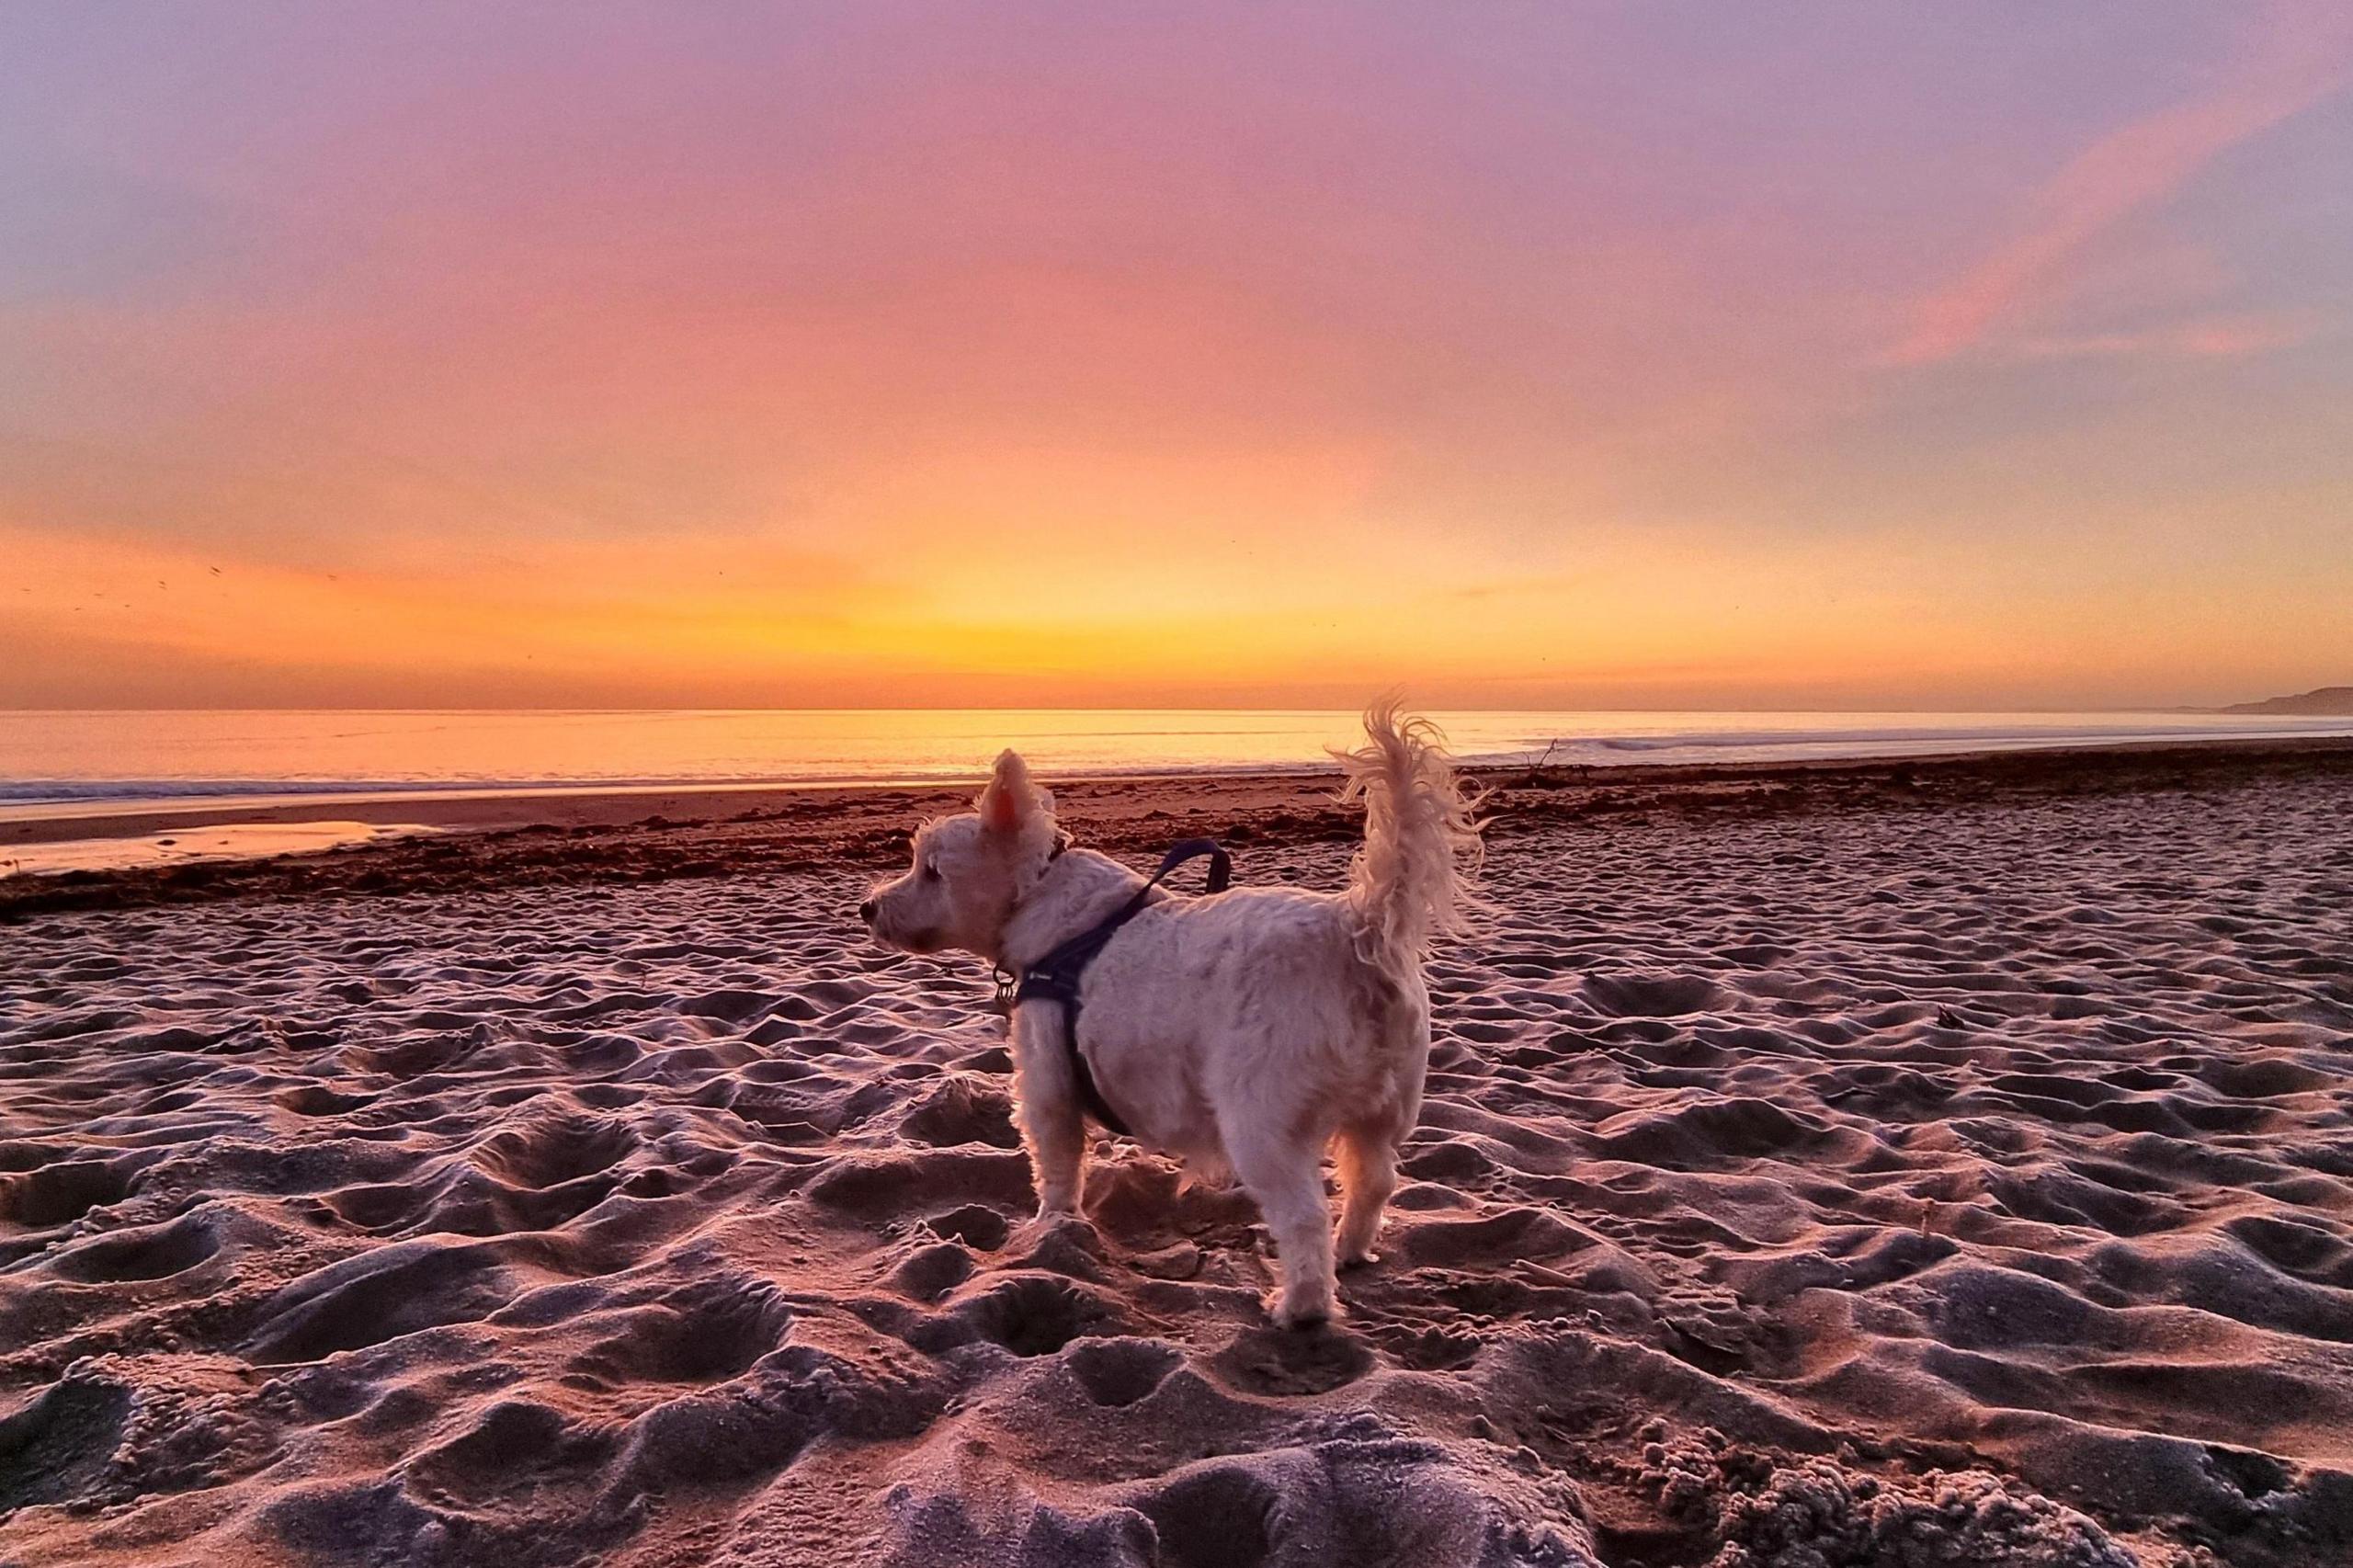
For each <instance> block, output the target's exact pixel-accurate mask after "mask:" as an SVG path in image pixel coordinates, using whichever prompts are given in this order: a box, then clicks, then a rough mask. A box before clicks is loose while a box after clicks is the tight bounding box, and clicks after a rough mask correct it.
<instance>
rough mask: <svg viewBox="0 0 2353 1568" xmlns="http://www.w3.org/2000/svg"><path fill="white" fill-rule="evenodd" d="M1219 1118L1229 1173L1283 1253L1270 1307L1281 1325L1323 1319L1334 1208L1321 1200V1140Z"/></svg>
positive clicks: (1330, 1294) (1331, 1305)
mask: <svg viewBox="0 0 2353 1568" xmlns="http://www.w3.org/2000/svg"><path fill="white" fill-rule="evenodd" d="M1233 1120H1236V1121H1240V1120H1243V1118H1234V1119H1233ZM1218 1121H1219V1127H1220V1131H1221V1132H1222V1134H1223V1136H1224V1140H1225V1149H1226V1154H1227V1157H1228V1158H1229V1159H1230V1160H1231V1161H1232V1162H1233V1174H1234V1175H1235V1176H1237V1177H1239V1178H1240V1180H1241V1182H1242V1185H1243V1186H1244V1187H1245V1188H1247V1189H1248V1191H1249V1193H1250V1196H1251V1197H1252V1198H1253V1199H1256V1202H1257V1205H1258V1213H1259V1216H1260V1218H1262V1219H1264V1220H1265V1221H1266V1222H1267V1231H1268V1232H1270V1233H1272V1234H1273V1236H1274V1238H1275V1246H1276V1249H1277V1250H1278V1251H1279V1253H1280V1254H1281V1255H1282V1256H1281V1259H1280V1264H1281V1272H1282V1289H1281V1290H1280V1291H1279V1294H1278V1295H1277V1296H1276V1298H1275V1300H1274V1301H1271V1302H1270V1303H1268V1308H1267V1310H1268V1312H1271V1313H1272V1315H1273V1317H1274V1320H1275V1322H1276V1323H1277V1324H1280V1325H1281V1326H1282V1327H1284V1328H1299V1327H1302V1326H1304V1325H1306V1324H1313V1323H1321V1322H1323V1321H1324V1319H1326V1318H1328V1317H1330V1316H1332V1315H1333V1313H1334V1312H1336V1310H1337V1306H1336V1301H1335V1290H1336V1287H1335V1284H1334V1281H1333V1278H1332V1211H1331V1210H1329V1209H1328V1208H1326V1207H1325V1206H1324V1153H1323V1148H1322V1140H1320V1139H1319V1140H1316V1141H1314V1142H1306V1143H1302V1142H1300V1141H1299V1140H1297V1139H1290V1138H1285V1137H1282V1136H1280V1135H1279V1133H1275V1132H1273V1131H1271V1130H1266V1131H1262V1130H1260V1129H1258V1128H1255V1127H1250V1126H1246V1125H1245V1126H1228V1125H1226V1123H1227V1121H1228V1119H1227V1118H1226V1117H1224V1116H1220V1117H1219V1119H1218Z"/></svg>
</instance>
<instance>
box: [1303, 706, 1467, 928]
mask: <svg viewBox="0 0 2353 1568" xmlns="http://www.w3.org/2000/svg"><path fill="white" fill-rule="evenodd" d="M1364 733H1365V744H1363V745H1362V746H1360V747H1358V749H1357V750H1355V751H1352V752H1340V753H1337V754H1336V755H1337V756H1339V758H1340V761H1341V763H1342V765H1343V766H1345V767H1346V768H1347V776H1348V781H1347V788H1345V789H1344V790H1342V791H1341V794H1340V798H1341V799H1342V800H1343V801H1357V800H1361V801H1364V847H1363V848H1362V849H1360V850H1358V852H1357V858H1356V859H1355V861H1354V862H1353V863H1352V864H1351V865H1350V867H1349V868H1348V902H1349V903H1351V904H1353V905H1354V906H1355V907H1356V910H1357V913H1358V919H1359V926H1358V937H1357V949H1358V953H1359V954H1360V955H1361V956H1362V957H1363V958H1364V960H1365V961H1366V962H1368V963H1370V964H1373V965H1375V966H1376V967H1378V968H1380V969H1381V970H1383V971H1387V972H1389V973H1391V974H1404V973H1408V972H1411V971H1415V970H1417V969H1419V968H1420V967H1421V964H1422V961H1423V960H1425V959H1427V957H1428V956H1429V950H1430V944H1431V943H1432V942H1433V941H1435V940H1437V938H1438V937H1443V936H1449V935H1452V934H1454V933H1457V932H1459V931H1461V929H1462V927H1463V925H1464V923H1465V920H1466V918H1467V916H1468V915H1469V914H1470V908H1471V903H1472V898H1471V892H1470V889H1469V888H1468V887H1467V886H1466V885H1465V884H1464V881H1463V873H1464V871H1465V870H1466V869H1468V868H1470V867H1473V866H1476V865H1477V864H1478V859H1479V826H1480V824H1479V820H1478V818H1477V817H1476V815H1475V814H1474V813H1475V812H1476V811H1477V809H1478V805H1479V798H1478V797H1477V796H1476V795H1472V794H1468V793H1466V792H1465V791H1464V790H1463V787H1462V783H1461V780H1460V779H1459V778H1456V777H1455V773H1454V763H1453V760H1452V759H1451V758H1449V756H1447V754H1446V749H1445V745H1444V744H1443V743H1444V740H1445V737H1444V736H1442V735H1441V734H1440V733H1438V726H1437V725H1435V724H1433V723H1431V722H1429V721H1428V720H1427V719H1420V718H1415V717H1414V716H1413V715H1411V714H1408V713H1406V712H1404V710H1403V709H1402V707H1401V706H1400V705H1399V702H1398V700H1397V699H1396V698H1394V697H1390V698H1384V699H1382V700H1381V701H1379V702H1377V703H1375V704H1373V706H1372V707H1371V708H1370V709H1368V710H1366V711H1365V716H1364Z"/></svg>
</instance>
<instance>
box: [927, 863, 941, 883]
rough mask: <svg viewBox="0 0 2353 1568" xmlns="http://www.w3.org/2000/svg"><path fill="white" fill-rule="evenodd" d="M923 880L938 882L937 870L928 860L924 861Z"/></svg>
mask: <svg viewBox="0 0 2353 1568" xmlns="http://www.w3.org/2000/svg"><path fill="white" fill-rule="evenodd" d="M923 880H924V881H927V882H936V881H938V880H939V868H938V867H937V866H935V865H933V864H932V863H931V862H930V861H928V860H926V861H925V862H924V867H923Z"/></svg>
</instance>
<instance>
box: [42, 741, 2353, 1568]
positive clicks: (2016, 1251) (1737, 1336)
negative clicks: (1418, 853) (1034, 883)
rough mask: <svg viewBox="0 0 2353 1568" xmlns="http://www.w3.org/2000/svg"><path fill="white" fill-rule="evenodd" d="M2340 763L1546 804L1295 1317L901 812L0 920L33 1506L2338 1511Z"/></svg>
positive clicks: (264, 1530) (2133, 1516) (1375, 1547)
mask: <svg viewBox="0 0 2353 1568" xmlns="http://www.w3.org/2000/svg"><path fill="white" fill-rule="evenodd" d="M1635 804H1637V805H1639V802H1635ZM2348 806H2353V790H2348V788H2347V784H2346V783H2345V782H2343V781H2340V779H2339V778H2336V777H2333V776H2317V777H2313V778H2297V779H2288V780H2270V781H2265V780H2261V779H2257V780H2253V781H2247V782H2243V783H2240V784H2236V785H2234V786H2231V787H2227V788H2224V787H2214V788H2206V789H2195V790H2178V789H2167V790H2146V791H2139V792H2130V793H2123V794H2092V795H2083V796H2078V795H2075V794H2073V793H2069V792H2066V791H2052V790H2043V791H2039V792H2035V793H2031V794H2021V795H2018V796H2015V797H2012V796H2005V795H2001V794H1999V793H1998V792H1997V793H1995V794H1993V795H1989V796H1988V797H1987V798H1985V799H1984V800H1982V801H1978V802H1977V803H1973V804H1972V803H1967V802H1961V803H1947V804H1944V805H1940V806H1938V807H1937V808H1936V809H1916V808H1914V809H1907V808H1904V807H1903V806H1901V805H1897V804H1890V803H1885V802H1881V803H1861V804H1858V803H1854V802H1844V803H1841V802H1828V803H1824V804H1820V805H1818V806H1815V807H1813V808H1806V807H1803V806H1800V807H1798V808H1795V809H1789V810H1781V811H1777V812H1769V813H1736V812H1727V813H1719V814H1711V813H1710V812H1696V813H1694V812H1654V811H1646V810H1629V811H1622V812H1614V813H1611V814H1607V815H1597V816H1593V817H1591V818H1589V819H1585V820H1568V819H1562V820H1551V819H1540V820H1529V821H1527V822H1523V823H1522V824H1519V825H1518V827H1517V828H1515V827H1514V826H1513V825H1512V824H1510V823H1508V822H1507V823H1506V824H1505V825H1504V826H1503V827H1502V828H1500V829H1499V830H1498V832H1497V833H1496V834H1495V838H1494V843H1493V850H1492V854H1491V859H1490V865H1489V869H1488V872H1487V875H1486V878H1485V883H1484V885H1485V887H1486V890H1487V892H1488V893H1489V894H1490V896H1491V897H1492V899H1493V901H1494V903H1495V914H1494V916H1493V920H1492V929H1491V931H1490V933H1489V934H1488V935H1487V936H1486V937H1483V939H1481V940H1480V941H1478V942H1476V943H1474V944H1472V945H1470V946H1468V947H1465V948H1462V949H1456V950H1454V951H1452V952H1450V953H1449V954H1447V955H1445V956H1444V957H1443V958H1442V959H1441V960H1440V961H1439V963H1438V968H1437V971H1436V975H1435V980H1436V988H1437V992H1438V1019H1439V1033H1440V1040H1439V1044H1438V1051H1437V1054H1436V1057H1435V1059H1434V1062H1433V1068H1432V1076H1431V1082H1430V1093H1429V1096H1428V1104H1427V1111H1426V1114H1425V1116H1424V1119H1423V1125H1422V1127H1421V1129H1420V1131H1418V1132H1417V1133H1416V1134H1415V1138H1414V1140H1413V1142H1412V1145H1411V1148H1410V1152H1409V1155H1408V1158H1407V1159H1406V1161H1405V1167H1404V1168H1405V1170H1406V1172H1407V1173H1408V1176H1409V1177H1410V1180H1409V1182H1408V1183H1407V1185H1405V1186H1404V1187H1403V1189H1402V1190H1401V1191H1400V1193H1399V1195H1398V1198H1397V1202H1396V1208H1395V1210H1394V1211H1393V1213H1392V1221H1391V1227H1390V1231H1389V1233H1388V1234H1387V1236H1386V1237H1385V1244H1384V1246H1383V1252H1384V1254H1385V1256H1384V1260H1383V1261H1382V1262H1381V1263H1380V1264H1379V1265H1377V1266H1375V1267H1371V1268H1370V1269H1369V1270H1365V1271H1361V1272H1358V1273H1356V1274H1353V1275H1344V1276H1343V1297H1344V1300H1345V1301H1346V1303H1347V1311H1348V1316H1347V1319H1346V1321H1345V1322H1343V1323H1342V1324H1339V1325H1338V1326H1337V1327H1336V1328H1335V1329H1332V1330H1330V1331H1326V1332H1322V1333H1317V1334H1313V1335H1287V1334H1282V1333H1279V1332H1277V1331H1275V1330H1273V1329H1271V1328H1269V1327H1268V1326H1267V1324H1266V1321H1265V1318H1264V1315H1263V1313H1262V1312H1261V1311H1260V1309H1259V1306H1258V1304H1257V1298H1258V1294H1259V1292H1260V1291H1261V1290H1263V1289H1264V1288H1265V1287H1266V1285H1267V1282H1268V1279H1269V1267H1268V1260H1267V1256H1266V1252H1265V1242H1264V1238H1263V1235H1262V1234H1261V1233H1259V1232H1258V1231H1257V1230H1256V1226H1255V1216H1254V1214H1253V1212H1252V1210H1251V1209H1250V1207H1249V1205H1248V1203H1247V1202H1246V1201H1245V1200H1244V1199H1240V1198H1239V1197H1237V1196H1234V1195H1233V1194H1230V1193H1225V1192H1221V1191H1216V1190H1205V1189H1200V1188H1190V1187H1185V1186H1184V1185H1183V1184H1182V1183H1181V1182H1180V1180H1179V1178H1178V1176H1177V1173H1176V1171H1175V1170H1174V1169H1173V1168H1172V1167H1171V1166H1170V1165H1167V1164H1165V1163H1164V1162H1162V1161H1161V1160H1159V1159H1157V1158H1154V1157H1153V1156H1150V1155H1147V1154H1145V1153H1141V1152H1140V1151H1138V1150H1136V1149H1134V1148H1133V1147H1131V1146H1129V1145H1126V1144H1124V1143H1117V1142H1108V1141H1107V1142H1104V1143H1103V1144H1102V1145H1101V1146H1100V1147H1099V1148H1098V1152H1097V1164H1096V1167H1095V1176H1094V1185H1093V1189H1092V1195H1091V1199H1090V1210H1091V1222H1090V1223H1075V1222H1072V1223H1064V1224H1063V1225H1060V1226H1056V1227H1053V1228H1048V1229H1041V1228H1040V1227H1038V1226H1037V1225H1035V1224H1034V1223H1033V1222H1031V1221H1029V1219H1028V1210H1029V1202H1030V1192H1029V1173H1028V1168H1027V1165H1026V1163H1025V1161H1024V1160H1023V1158H1022V1156H1021V1155H1020V1153H1018V1152H1017V1150H1016V1149H1015V1148H1014V1146H1013V1144H1014V1140H1013V1134H1012V1130H1011V1126H1010V1123H1009V1120H1008V1119H1007V1104H1006V1089H1007V1084H1008V1080H1007V1077H1006V1066H1007V1063H1006V1054H1005V1051H1004V1049H1003V1046H1002V1043H1001V1032H1002V1026H1001V1024H1000V1022H999V1021H998V1020H997V1019H996V1018H995V1017H994V1016H993V1015H991V1014H989V1013H987V1012H986V1011H984V1010H983V1007H982V1006H981V1005H980V1004H981V1000H982V997H983V993H984V989H985V988H984V984H983V975H982V973H981V971H980V970H979V967H978V966H977V964H973V963H969V962H963V961H955V960H937V961H936V960H922V959H909V958H904V957H896V956H892V955H888V954H884V953H881V952H880V951H876V950H873V949H870V948H869V947H868V946H867V945H866V944H865V943H864V941H863V940H862V938H861V937H860V936H859V934H858V931H857V930H856V927H855V923H854V921H852V920H850V919H848V918H846V917H845V915H846V912H847V909H848V906H849V905H850V903H852V902H854V895H855V892H856V890H857V889H858V887H859V886H860V885H861V883H862V882H863V881H864V879H865V876H866V875H867V870H866V869H865V868H860V867H850V866H835V865H831V864H829V863H825V862H823V861H820V862H819V863H818V864H816V865H813V866H803V867H801V868H800V869H785V868H781V867H764V868H762V869H756V870H752V871H748V872H745V873H744V874H739V875H732V876H730V875H710V874H703V875H694V876H690V877H688V878H685V879H683V880H673V881H657V882H653V883H649V884H646V885H637V886H615V885H606V884H601V883H577V882H563V881H558V882H553V883H551V884H549V885H535V886H529V887H521V888H508V889H501V888H498V887H494V886H493V887H483V888H476V889H472V890H471V891H466V890H460V891H443V892H435V893H432V894H417V895H402V894H399V893H392V894H380V895H374V896H358V895H347V896H339V897H333V898H327V897H309V898H304V897H244V898H232V899H223V900H218V901H215V902H206V903H189V904H186V905H176V906H168V907H158V908H140V909H128V910H111V911H84V912H75V913H66V914H51V915H39V916H36V917H34V918H31V919H29V920H26V921H22V922H20V923H18V924H16V925H13V926H0V1173H5V1174H0V1562H25V1563H66V1562H73V1563H87V1562H97V1563H105V1562H140V1563H176V1562H191V1563H207V1564H211V1563H222V1562H239V1563H242V1562H418V1563H466V1562H483V1563H493V1564H499V1565H501V1568H518V1565H524V1564H536V1563H568V1562H583V1561H591V1560H594V1561H599V1562H611V1563H617V1564H618V1563H627V1564H653V1563H676V1564H688V1563H704V1562H742V1563H755V1562H761V1563H765V1562H775V1563H812V1564H814V1563H835V1562H882V1563H903V1564H932V1563H938V1564H962V1563H1000V1562H1002V1563H1023V1564H1034V1565H1037V1568H1054V1565H1061V1564H1136V1563H1159V1564H1167V1565H1171V1568H1206V1565H1209V1564H1253V1563H1285V1564H1289V1563H1313V1562H1339V1563H1380V1562H1398V1563H1404V1564H1408V1565H1416V1568H1435V1565H1438V1564H1451V1563H1480V1564H1506V1563H1527V1564H1573V1563H1580V1562H1603V1563H1609V1564H1643V1565H1668V1564H1696V1563H1703V1562H1711V1560H1712V1561H1715V1562H1720V1563H1722V1564H1724V1565H1725V1568H1764V1565H1773V1568H1799V1565H1801V1564H1805V1565H1809V1568H1813V1565H1818V1564H1823V1563H1831V1564H1844V1563H1865V1562H1904V1563H1916V1564H1924V1565H1948V1564H1949V1565H1952V1568H1959V1565H1961V1564H1972V1565H1976V1564H1994V1565H2000V1564H2018V1565H2024V1564H2029V1563H2032V1564H2042V1563H2070V1564H2101V1565H2120V1564H2127V1563H2131V1562H2141V1563H2143V1564H2147V1565H2151V1568H2154V1565H2156V1564H2162V1563H2187V1562H2191V1561H2193V1559H2192V1557H2191V1556H2190V1555H2189V1553H2190V1552H2191V1551H2192V1549H2193V1548H2204V1549H2207V1550H2208V1551H2210V1552H2211V1560H2212V1561H2218V1562H2230V1563H2247V1564H2280V1565H2287V1564H2321V1563H2326V1562H2342V1561H2348V1560H2353V1118H2348V1112H2353V1091H2348V1087H2347V1085H2348V1078H2347V1074H2348V1073H2353V833H2348V831H2347V827H2346V825H2345V824H2346V821H2347V817H2348V816H2349V815H2353V812H2348ZM1154 830H1155V831H1156V824H1155V828H1154ZM1245 836H1250V837H1254V838H1255V840H1256V843H1255V846H1252V845H1249V844H1245V847H1244V852H1243V853H1242V855H1241V856H1240V857H1239V859H1240V865H1239V870H1240V874H1241V875H1242V876H1243V877H1245V878H1246V879H1250V880H1257V881H1272V880H1278V879H1285V878H1288V879H1293V880H1297V881H1302V882H1308V883H1314V884H1320V885H1329V884H1331V883H1332V882H1334V881H1336V879H1337V878H1338V876H1339V874H1340V869H1341V866H1342V864H1343V861H1344V858H1345V854H1346V849H1347V846H1346V845H1345V844H1344V843H1340V842H1336V841H1330V840H1328V839H1319V838H1316V837H1314V835H1308V837H1309V840H1310V841H1306V842H1299V843H1286V842H1284V840H1283V837H1282V835H1280V834H1275V835H1268V834H1267V833H1265V832H1263V831H1262V832H1260V833H1258V834H1256V835H1245ZM1907 1554H1908V1555H1907Z"/></svg>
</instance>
